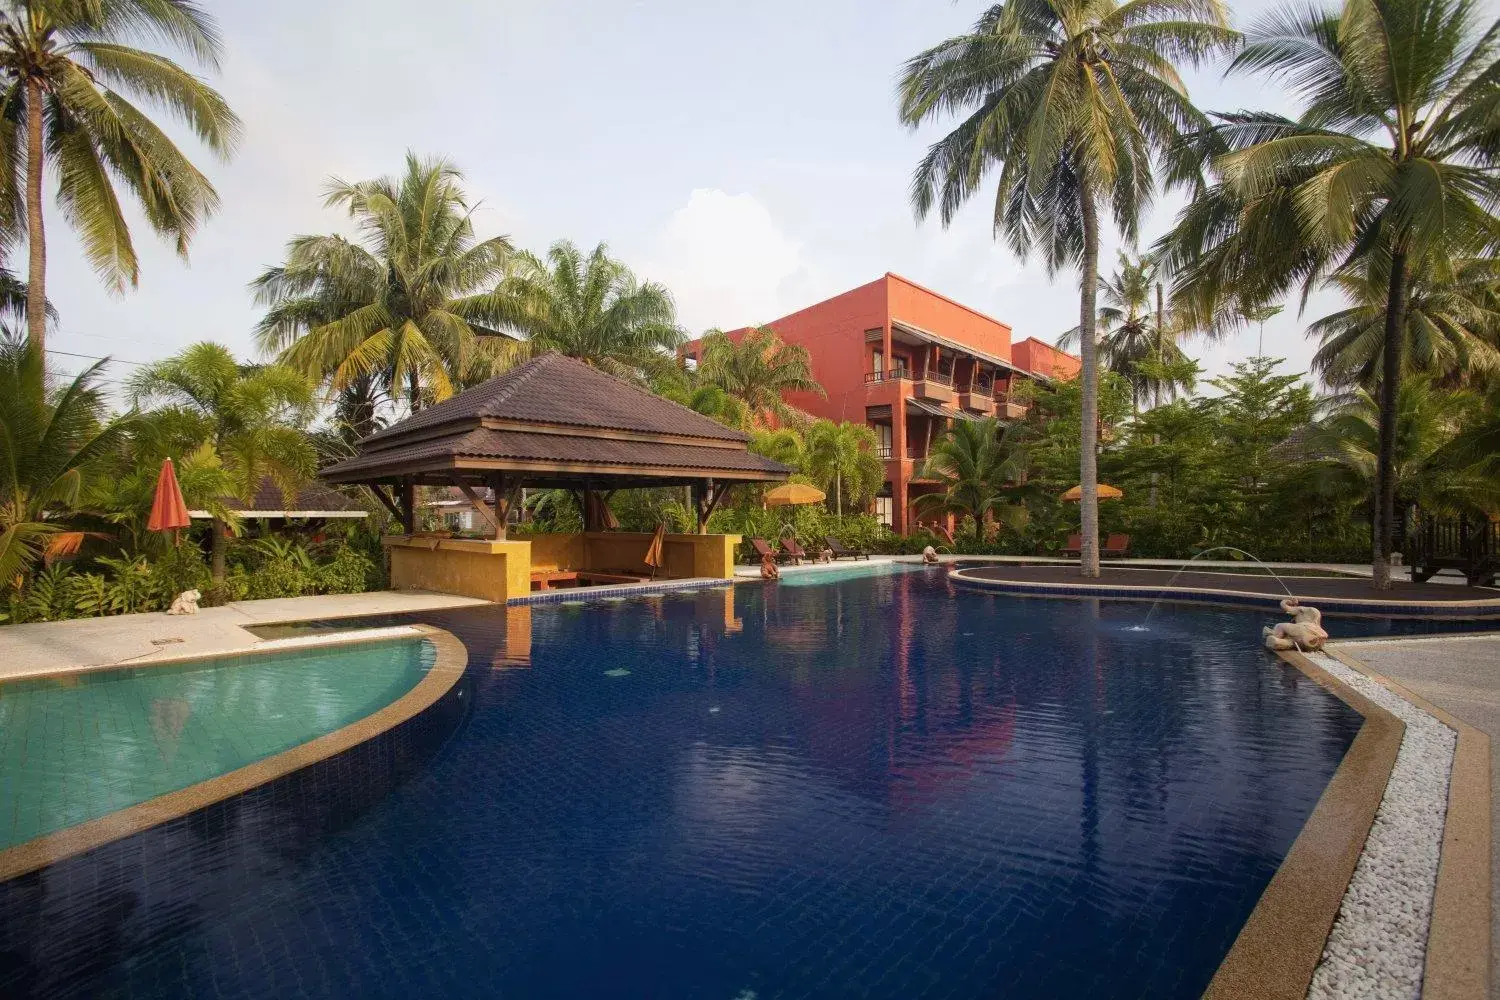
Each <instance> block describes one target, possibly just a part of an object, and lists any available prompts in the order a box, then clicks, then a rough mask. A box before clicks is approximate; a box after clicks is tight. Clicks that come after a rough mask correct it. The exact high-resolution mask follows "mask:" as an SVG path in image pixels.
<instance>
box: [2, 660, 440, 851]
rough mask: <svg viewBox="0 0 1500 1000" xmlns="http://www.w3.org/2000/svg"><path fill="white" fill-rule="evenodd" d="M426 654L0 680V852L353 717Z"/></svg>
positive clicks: (384, 697) (393, 692)
mask: <svg viewBox="0 0 1500 1000" xmlns="http://www.w3.org/2000/svg"><path fill="white" fill-rule="evenodd" d="M432 662H433V647H432V645H431V643H429V642H426V641H424V640H422V639H397V640H389V641H382V642H377V643H370V644H361V645H356V646H336V647H332V648H318V649H301V650H295V651H286V652H268V653H257V654H253V655H246V656H226V657H218V658H215V659H212V660H199V661H194V662H186V663H180V664H175V665H162V666H147V667H140V668H136V669H125V670H101V671H96V672H92V673H83V674H73V675H68V676H65V677H57V678H50V677H49V678H39V679H36V680H23V681H14V682H12V683H8V684H5V685H3V686H0V803H5V804H6V808H5V809H4V810H3V811H0V850H3V849H5V848H9V847H14V846H16V845H17V844H22V843H25V842H26V841H29V840H31V839H33V838H35V837H41V836H45V835H47V834H50V833H56V832H58V831H60V830H64V829H66V828H68V827H71V826H74V825H76V824H79V823H84V822H87V821H88V820H93V819H98V818H99V817H101V816H105V815H107V814H109V813H113V812H116V811H118V810H121V809H125V808H127V807H129V806H133V805H137V804H138V803H141V802H145V801H147V800H149V799H152V798H155V797H156V796H158V795H163V794H166V793H167V792H173V791H177V790H179V789H183V788H187V787H189V786H191V785H194V784H197V783H199V782H202V781H207V780H208V779H210V778H215V777H218V776H220V775H223V774H227V773H228V772H230V771H234V770H236V769H238V768H241V767H244V766H245V765H247V764H251V763H254V762H256V761H259V760H264V759H265V758H267V757H270V756H272V755H273V754H277V753H280V752H281V751H283V750H288V749H290V748H292V747H295V746H298V745H300V744H302V743H306V742H307V741H309V740H312V739H314V738H316V737H319V736H322V735H324V734H326V733H330V732H333V731H334V730H337V729H340V728H342V727H344V726H346V725H349V724H350V723H352V722H355V721H356V720H359V719H363V718H364V717H366V716H368V715H370V714H372V713H373V712H375V711H377V710H379V709H381V708H383V707H385V706H386V705H389V704H390V703H391V702H393V701H395V700H396V699H397V698H399V697H401V695H403V694H405V693H406V692H407V691H409V690H411V689H412V688H413V687H415V686H416V684H417V682H418V681H420V680H421V678H422V676H423V674H424V673H426V671H427V669H428V668H429V667H431V665H432Z"/></svg>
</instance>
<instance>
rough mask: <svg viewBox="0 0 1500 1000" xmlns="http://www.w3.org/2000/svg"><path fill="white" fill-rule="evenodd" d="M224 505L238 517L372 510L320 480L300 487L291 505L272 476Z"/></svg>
mask: <svg viewBox="0 0 1500 1000" xmlns="http://www.w3.org/2000/svg"><path fill="white" fill-rule="evenodd" d="M224 505H225V506H226V507H228V508H229V509H230V510H231V511H232V512H234V514H235V515H236V516H237V517H244V518H252V519H254V518H276V517H368V516H369V511H367V510H365V509H364V508H363V507H361V506H360V505H359V504H358V503H356V502H355V501H354V500H353V499H352V498H350V497H348V496H345V495H344V494H342V493H340V492H339V491H338V490H331V489H329V488H328V487H326V486H320V485H318V484H317V483H312V484H309V485H308V486H305V487H303V488H302V489H300V490H298V491H297V494H296V496H295V497H293V498H292V504H291V506H288V505H287V498H286V496H285V495H284V494H283V493H282V492H281V487H279V486H277V485H276V483H275V482H274V481H273V480H272V479H271V477H270V476H264V477H262V478H261V481H260V484H259V485H258V486H257V487H256V489H255V494H254V495H253V496H250V497H225V498H224ZM188 514H189V515H190V516H192V517H196V518H199V519H204V518H209V517H212V516H213V515H212V514H210V513H209V512H208V511H206V510H192V511H188Z"/></svg>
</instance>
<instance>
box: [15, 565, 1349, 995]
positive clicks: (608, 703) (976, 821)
mask: <svg viewBox="0 0 1500 1000" xmlns="http://www.w3.org/2000/svg"><path fill="white" fill-rule="evenodd" d="M1141 614H1142V609H1141V607H1140V606H1139V605H1137V604H1110V603H1100V602H1096V601H1064V600H1045V599H1024V598H1014V597H1002V596H993V595H987V594H981V593H973V592H967V591H956V590H952V589H950V587H949V586H948V584H947V582H946V580H945V579H944V578H943V576H942V574H941V573H935V572H934V573H927V572H911V573H889V574H886V573H882V574H875V575H866V576H862V577H859V578H854V579H847V580H843V581H842V582H838V583H833V584H829V585H825V586H786V585H785V584H784V583H783V584H769V585H761V584H750V585H744V586H740V587H736V588H735V589H734V590H733V591H732V592H730V591H727V590H723V591H700V592H694V593H684V594H679V595H670V594H669V595H660V596H655V597H641V598H632V599H630V600H626V601H619V602H612V603H590V604H585V605H570V606H557V605H548V606H538V607H535V608H528V607H512V608H508V609H507V608H493V607H490V608H473V609H462V610H457V611H450V612H442V613H437V614H427V615H424V616H423V620H426V621H430V622H432V623H433V624H435V625H438V626H440V627H443V628H447V629H449V630H451V631H452V632H454V633H455V634H456V635H458V637H459V638H460V639H462V640H463V641H464V643H465V644H466V645H467V647H468V650H469V655H470V661H469V662H470V666H469V670H468V672H467V673H466V675H465V677H464V678H463V679H462V680H461V681H460V682H459V685H458V686H457V687H456V688H455V690H454V691H453V692H452V693H451V695H450V696H449V697H446V698H444V699H443V700H442V701H441V702H440V703H439V705H438V706H437V707H436V708H435V710H434V711H433V712H432V713H427V714H424V716H420V717H418V719H416V720H413V723H411V724H408V725H407V726H406V727H401V728H398V730H396V731H393V732H392V733H391V734H390V735H389V736H388V737H387V738H382V739H378V740H376V741H373V742H372V743H371V744H367V745H364V746H362V747H360V748H356V749H355V750H353V751H350V752H349V753H347V754H345V755H342V757H340V758H337V759H335V760H333V761H329V762H327V763H326V764H324V765H317V766H315V767H313V768H309V769H307V770H306V771H303V772H298V773H297V774H296V775H293V776H290V777H289V778H287V779H284V780H283V781H281V782H276V783H273V784H272V785H270V786H266V787H264V788H262V789H258V790H256V791H254V792H251V793H247V794H246V795H245V796H241V797H239V798H238V799H235V800H230V801H229V802H226V803H223V804H221V805H220V806H217V807H212V808H210V809H209V810H204V811H203V812H202V813H200V814H194V816H192V817H189V818H187V819H185V820H183V821H180V822H178V823H175V824H168V826H167V827H165V828H162V829H159V830H153V831H147V832H145V833H142V834H138V835H136V836H134V837H130V838H127V839H125V840H123V841H119V842H116V843H115V844H111V845H107V846H106V847H104V848H101V849H99V850H96V851H94V852H91V853H90V854H87V855H83V856H80V857H78V858H74V859H70V860H69V861H66V862H63V863H61V864H58V865H55V866H53V867H52V868H50V869H46V870H44V871H42V872H40V873H37V874H35V875H33V876H28V877H26V878H23V879H19V880H15V881H13V882H11V883H7V884H5V885H0V994H4V995H7V996H27V995H35V996H166V997H175V996H180V997H189V996H192V997H197V996H229V997H242V996H253V997H298V996H361V997H365V996H370V997H413V996H507V997H601V996H610V997H707V998H722V1000H749V998H752V997H753V998H756V1000H765V998H771V997H844V996H850V997H853V996H859V997H891V998H910V997H954V998H980V997H1006V998H1012V1000H1015V998H1033V997H1036V998H1068V997H1084V998H1089V1000H1111V998H1124V997H1131V998H1137V997H1143V998H1153V1000H1154V998H1175V997H1196V996H1198V995H1199V993H1201V991H1202V989H1203V987H1204V986H1205V985H1206V983H1207V982H1208V980H1209V978H1210V977H1211V976H1212V974H1213V972H1214V970H1215V968H1216V967H1217V965H1218V963H1219V961H1220V960H1221V959H1222V957H1223V955H1224V953H1225V952H1226V951H1227V949H1228V947H1229V945H1230V944H1231V943H1232V941H1233V939H1234V937H1235V935H1236V934H1237V933H1238V931H1239V928H1240V926H1241V924H1242V923H1243V921H1244V919H1245V917H1246V915H1247V914H1248V913H1249V912H1250V910H1251V909H1252V908H1253V907H1254V905H1255V902H1256V899H1257V898H1258V897H1259V895H1260V893H1261V891H1262V889H1263V888H1264V887H1265V885H1266V883H1267V881H1268V880H1269V879H1270V877H1271V875H1272V873H1273V872H1274V871H1275V869H1276V867H1277V865H1278V864H1279V862H1280V860H1281V858H1282V857H1283V855H1284V854H1285V852H1286V850H1287V848H1288V846H1289V845H1290V844H1291V842H1292V840H1293V839H1294V838H1295V836H1296V834H1297V831H1298V830H1299V829H1300V827H1301V825H1302V823H1303V821H1304V820H1305V818H1306V817H1307V815H1308V813H1309V812H1310V811H1311V809H1312V807H1313V805H1314V803H1315V802H1316V800H1317V798H1318V795H1319V794H1320V793H1321V791H1322V789H1323V787H1324V785H1325V784H1326V783H1327V780H1328V778H1329V777H1330V775H1331V774H1332V773H1333V771H1334V769H1335V768H1336V767H1337V765H1338V762H1339V760H1340V759H1341V758H1342V755H1343V753H1344V751H1345V750H1346V749H1347V748H1348V746H1349V744H1350V742H1351V741H1352V739H1353V737H1354V734H1355V732H1356V731H1357V729H1358V725H1359V721H1360V720H1359V717H1358V716H1357V715H1356V714H1355V713H1354V712H1353V711H1352V710H1350V709H1348V708H1347V707H1346V706H1344V705H1343V704H1342V703H1340V702H1338V701H1337V700H1336V699H1334V698H1333V697H1332V696H1330V695H1328V694H1327V693H1326V692H1324V691H1323V690H1322V689H1321V688H1319V687H1318V686H1317V685H1315V684H1313V683H1311V682H1309V681H1308V680H1307V679H1306V678H1304V677H1303V676H1302V675H1301V674H1299V673H1298V672H1296V671H1294V670H1292V669H1290V668H1287V667H1284V666H1282V665H1281V664H1280V663H1279V661H1277V660H1275V659H1273V658H1271V657H1269V656H1268V655H1266V654H1264V653H1263V652H1261V651H1260V650H1259V649H1258V648H1257V646H1258V642H1259V629H1260V626H1261V624H1262V623H1263V621H1264V620H1265V619H1266V616H1265V615H1259V614H1254V613H1247V612H1237V611H1216V610H1213V609H1209V608H1198V607H1194V608H1186V607H1174V606H1169V605H1163V606H1162V607H1160V608H1159V609H1158V610H1157V611H1156V614H1155V616H1154V617H1153V620H1152V625H1151V632H1150V633H1137V632H1130V631H1128V626H1130V625H1133V624H1136V623H1137V622H1138V621H1139V620H1140V616H1141Z"/></svg>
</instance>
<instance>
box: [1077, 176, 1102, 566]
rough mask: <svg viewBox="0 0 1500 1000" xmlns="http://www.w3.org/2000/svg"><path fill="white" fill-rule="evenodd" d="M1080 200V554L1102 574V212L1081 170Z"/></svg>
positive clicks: (1080, 562)
mask: <svg viewBox="0 0 1500 1000" xmlns="http://www.w3.org/2000/svg"><path fill="white" fill-rule="evenodd" d="M1078 187H1079V189H1080V190H1081V192H1082V196H1081V197H1080V198H1079V200H1078V208H1079V213H1080V215H1081V216H1082V221H1083V255H1082V259H1081V264H1080V268H1079V270H1080V274H1079V296H1078V313H1079V315H1078V356H1079V357H1080V358H1081V359H1082V361H1083V370H1082V372H1081V373H1080V376H1079V377H1080V378H1081V379H1082V388H1083V401H1082V412H1081V414H1080V422H1081V423H1082V428H1081V430H1082V436H1081V439H1080V441H1079V451H1078V482H1079V484H1080V485H1081V486H1082V491H1081V492H1082V494H1083V496H1082V498H1081V499H1080V502H1079V504H1078V512H1079V517H1080V519H1081V521H1082V523H1081V524H1080V526H1079V533H1080V534H1081V535H1082V536H1083V544H1082V552H1081V553H1080V555H1079V572H1080V573H1082V574H1083V575H1084V576H1090V577H1096V576H1098V575H1099V349H1098V343H1097V340H1096V336H1095V334H1096V329H1095V324H1096V323H1097V321H1098V298H1099V216H1098V210H1097V206H1096V205H1095V204H1094V195H1093V193H1092V192H1091V191H1090V190H1089V187H1088V179H1087V176H1086V175H1085V174H1084V172H1083V171H1082V169H1080V171H1079V178H1078Z"/></svg>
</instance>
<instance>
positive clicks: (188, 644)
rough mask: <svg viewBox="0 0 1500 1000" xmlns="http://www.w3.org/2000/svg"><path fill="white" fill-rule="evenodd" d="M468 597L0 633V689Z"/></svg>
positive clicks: (287, 607)
mask: <svg viewBox="0 0 1500 1000" xmlns="http://www.w3.org/2000/svg"><path fill="white" fill-rule="evenodd" d="M485 603H486V602H485V601H480V600H476V599H474V598H472V597H455V596H454V595H452V594H432V593H427V592H424V591H394V590H380V591H375V592H372V593H368V594H325V595H322V596H318V597H285V598H273V599H270V600H264V601H236V602H235V603H233V604H226V605H224V606H223V607H219V608H203V609H201V610H200V611H199V612H198V613H197V614H196V615H168V614H164V613H162V612H153V613H151V614H144V615H114V616H111V617H107V618H75V619H73V620H71V621H62V622H34V623H31V624H27V625H4V626H0V681H6V680H15V679H17V678H20V677H36V676H40V675H42V674H50V673H59V672H64V671H68V670H77V669H79V668H83V667H103V666H117V665H123V664H127V663H128V664H135V663H150V662H151V661H152V660H153V659H168V658H173V659H175V658H177V657H182V656H208V655H212V654H215V653H232V652H234V651H236V650H243V649H251V648H253V647H257V646H261V645H264V644H265V642H266V641H267V640H263V639H260V638H258V637H256V636H255V635H253V634H251V633H250V632H248V631H246V629H247V628H248V627H253V626H256V625H269V624H271V623H274V622H285V621H312V620H318V619H324V618H353V617H363V616H365V615H391V614H400V613H402V612H406V611H430V610H433V609H436V608H462V607H468V606H470V605H476V604H485Z"/></svg>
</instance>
